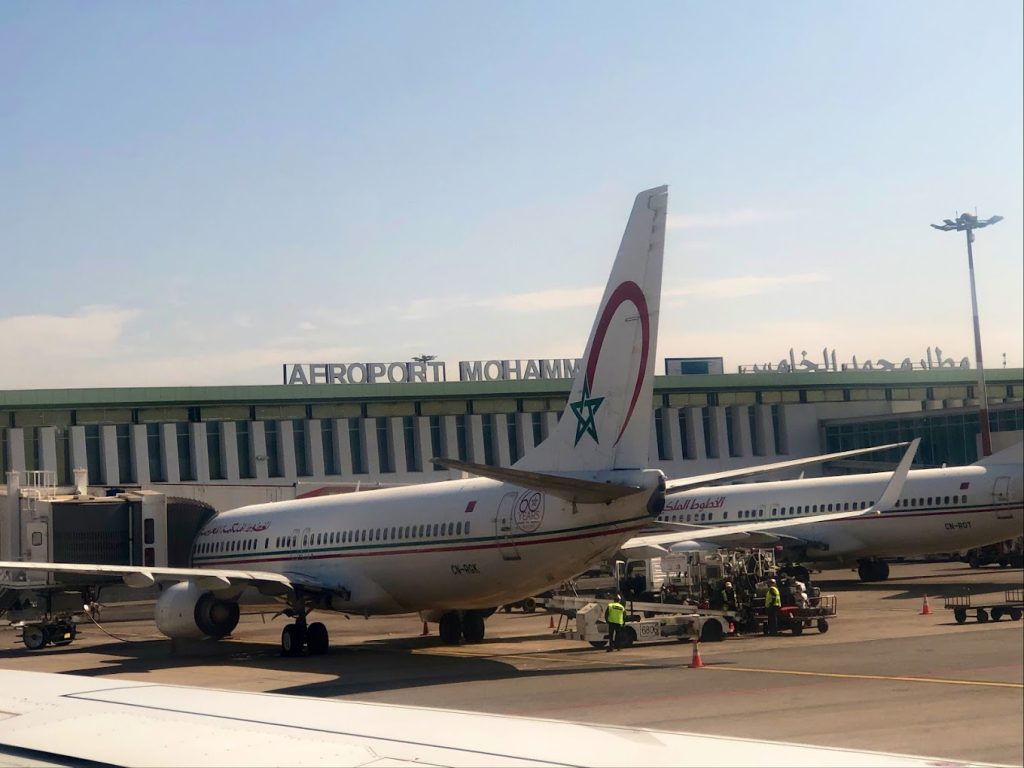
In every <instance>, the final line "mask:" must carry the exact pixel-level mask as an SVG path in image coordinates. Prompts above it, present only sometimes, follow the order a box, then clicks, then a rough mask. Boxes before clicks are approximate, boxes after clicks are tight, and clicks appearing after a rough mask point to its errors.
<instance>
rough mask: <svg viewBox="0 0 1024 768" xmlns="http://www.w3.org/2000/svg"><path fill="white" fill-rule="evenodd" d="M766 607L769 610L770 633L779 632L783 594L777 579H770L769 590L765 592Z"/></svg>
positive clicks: (775, 633)
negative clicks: (780, 591)
mask: <svg viewBox="0 0 1024 768" xmlns="http://www.w3.org/2000/svg"><path fill="white" fill-rule="evenodd" d="M764 607H765V610H766V611H767V612H768V634H769V635H777V634H779V612H780V611H781V610H782V595H781V594H780V593H779V586H778V583H777V582H776V581H775V579H768V591H767V592H765V593H764Z"/></svg>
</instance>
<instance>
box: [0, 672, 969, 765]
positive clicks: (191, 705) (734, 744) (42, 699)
mask: <svg viewBox="0 0 1024 768" xmlns="http://www.w3.org/2000/svg"><path fill="white" fill-rule="evenodd" d="M0 712H2V716H0V765H36V766H67V765H106V766H110V765H135V766H143V765H144V766H182V765H218V766H279V765H336V766H367V765H394V766H398V765H409V766H412V765H447V766H478V765H493V766H504V765H507V766H513V765H550V766H579V765H592V766H634V765H644V766H681V765H719V764H725V765H730V766H777V767H779V768H782V767H783V766H821V767H822V768H838V767H840V766H842V767H845V768H853V767H854V766H862V767H864V768H868V767H869V766H891V767H893V768H895V767H897V766H908V767H909V766H920V767H921V768H923V767H924V766H936V765H943V766H965V765H968V764H967V763H962V762H958V761H949V760H945V759H939V758H934V757H917V756H911V755H897V754H891V753H882V752H869V751H865V750H852V749H838V748H833V747H821V746H811V745H807V744H790V743H785V742H775V741H760V740H755V739H744V738H733V737H726V736H710V735H702V734H695V733H674V732H670V731H663V730H653V729H648V728H635V727H624V726H615V725H596V724H594V725H591V724H586V723H576V722H566V721H558V720H548V719H541V718H534V717H521V716H514V715H498V714H484V713H476V712H465V711H458V710H450V709H428V708H425V707H413V706H405V705H398V704H383V703H376V702H362V701H350V700H338V699H317V698H313V697H309V696H287V695H282V694H273V693H254V692H243V691H225V690H217V689H213V688H198V687H192V686H181V685H166V684H153V683H143V682H135V681H128V680H111V679H104V678H97V677H81V676H77V675H68V674H54V673H47V672H18V671H13V670H0ZM183 736H185V737H184V738H183ZM974 765H977V764H976V763H975V764H974Z"/></svg>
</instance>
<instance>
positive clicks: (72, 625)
mask: <svg viewBox="0 0 1024 768" xmlns="http://www.w3.org/2000/svg"><path fill="white" fill-rule="evenodd" d="M11 626H12V627H14V628H15V629H20V630H21V642H23V643H24V644H25V647H26V648H28V649H29V650H30V651H38V650H39V649H40V648H45V647H46V646H47V645H70V644H71V643H72V642H74V640H75V637H77V636H78V624H77V622H76V621H75V620H74V617H70V618H68V617H63V618H58V619H53V620H51V621H45V622H41V623H30V622H27V621H16V622H14V623H13V624H11Z"/></svg>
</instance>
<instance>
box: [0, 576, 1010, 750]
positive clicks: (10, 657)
mask: <svg viewBox="0 0 1024 768" xmlns="http://www.w3.org/2000/svg"><path fill="white" fill-rule="evenodd" d="M1022 575H1024V572H1022V571H1021V569H1001V568H998V567H996V566H991V567H986V568H981V569H970V568H969V567H967V566H966V565H963V564H961V563H905V564H900V563H897V564H893V565H892V570H891V576H890V578H889V580H888V581H886V582H881V583H875V584H861V583H860V582H859V581H858V580H857V576H856V574H855V573H852V572H849V571H829V572H825V573H823V574H820V575H818V576H816V578H815V581H814V583H815V584H816V585H818V586H820V587H821V589H822V592H823V593H832V594H836V595H838V616H837V618H836V619H835V620H833V621H831V626H830V629H829V631H828V633H827V634H819V633H818V632H817V631H816V630H815V629H810V630H807V631H805V632H804V634H803V635H802V636H800V637H794V636H792V635H789V634H784V635H782V636H779V637H764V636H759V635H750V636H743V637H735V638H729V639H727V640H725V641H724V642H721V643H702V644H701V645H700V653H701V659H702V661H703V663H704V666H703V667H702V668H700V669H691V668H690V662H691V660H692V658H691V657H692V645H691V644H690V643H680V642H677V641H668V642H666V643H661V644H657V645H646V646H635V647H633V648H627V649H623V650H622V651H620V652H618V653H605V652H604V651H602V650H595V649H593V648H591V647H590V646H589V645H588V644H586V643H582V642H578V641H572V640H567V639H564V638H561V637H559V636H558V635H557V634H556V630H555V629H553V628H552V627H551V626H550V625H551V623H553V621H557V619H554V620H553V619H552V617H551V616H549V615H548V614H546V613H541V612H538V613H535V614H523V613H520V612H518V611H516V612H513V613H509V614H506V613H504V612H500V611H499V612H498V613H496V614H495V615H494V616H492V617H491V618H490V619H488V622H487V639H486V640H485V641H484V642H483V643H481V644H479V645H463V646H443V645H440V643H439V640H438V638H437V634H436V625H432V630H433V632H432V634H431V635H429V636H426V637H423V636H421V634H420V633H421V630H422V627H423V624H422V622H421V621H420V620H419V618H418V617H417V616H416V615H414V614H409V615H404V616H393V617H379V618H378V617H374V618H371V619H363V618H355V617H353V618H346V617H344V616H338V615H331V614H316V615H317V619H318V620H321V621H324V622H325V623H326V624H327V626H328V628H329V630H330V632H331V642H332V648H331V651H330V653H328V654H327V655H325V656H319V657H302V658H291V659H288V658H282V657H281V656H280V654H279V649H278V639H279V636H280V631H281V627H282V626H283V624H284V621H285V620H284V619H282V618H280V617H278V618H277V619H271V616H270V615H269V614H267V615H258V614H256V615H245V616H243V618H242V621H241V622H240V624H239V626H238V628H237V629H236V631H235V633H234V634H233V636H232V637H231V638H229V639H226V640H224V641H222V642H220V643H181V642H178V643H174V644H172V643H171V641H169V640H167V639H166V638H163V636H162V635H160V634H159V633H158V632H157V631H156V628H155V626H154V625H153V623H152V621H148V620H143V621H139V620H135V621H109V617H108V618H105V619H104V623H103V629H104V630H106V632H109V633H110V635H112V636H116V638H120V639H115V638H114V637H111V636H108V635H107V634H104V632H103V631H101V629H100V628H98V627H96V626H92V625H83V626H82V628H81V632H80V634H79V638H78V639H77V640H76V641H75V643H74V644H72V645H70V646H65V647H59V648H58V647H48V648H46V649H43V650H41V651H37V652H29V651H27V650H25V649H24V647H23V646H22V645H21V643H20V641H19V640H18V635H17V632H16V631H15V630H14V629H11V628H9V627H4V628H2V629H0V667H3V668H11V669H21V670H33V671H43V672H69V673H73V674H79V675H86V676H102V677H108V678H113V679H117V678H124V679H131V680H141V681H151V682H162V683H174V684H183V685H201V686H207V687H217V688H228V689H237V690H247V691H274V692H276V693H286V694H301V695H306V696H318V697H330V698H351V699H358V700H364V701H377V702H394V703H402V704H406V705H422V706H428V707H445V708H449V709H461V710H470V711H479V712H496V713H504V714H516V715H529V716H534V717H547V718H553V719H564V720H576V721H583V722H592V723H608V724H618V725H630V726H641V727H650V728H659V729H667V730H674V731H688V732H694V733H709V734H718V735H725V736H740V737H749V738H758V739H773V740H782V741H792V742H799V743H805V744H818V745H825V746H836V747H850V748H857V749H869V750H878V751H886V752H898V753H906V754H914V755H928V756H935V757H939V758H947V759H956V760H963V761H975V762H987V763H999V764H1011V765H1022V764H1024V726H1022V722H1021V716H1022V712H1024V631H1022V630H1024V621H1016V622H1014V621H1010V620H1008V619H1007V618H1003V619H1002V620H1001V621H996V622H993V621H990V622H988V623H984V624H979V623H977V622H975V621H974V619H973V617H972V618H970V619H969V620H968V621H967V623H965V624H962V625H960V624H957V623H956V622H955V621H954V619H953V616H952V611H950V610H946V609H944V608H943V597H944V596H949V595H960V594H963V593H964V592H965V591H969V592H970V594H971V595H972V599H973V600H974V601H975V602H978V601H983V600H984V599H985V598H992V599H999V600H1001V599H1002V598H1003V592H1004V590H1006V589H1012V588H1021V586H1022V585H1024V577H1022ZM925 595H927V596H928V598H929V606H930V609H931V615H922V613H921V611H922V607H923V602H924V596H925ZM109 613H112V612H108V614H109ZM563 626H564V621H563ZM523 738H529V734H528V733H524V734H523Z"/></svg>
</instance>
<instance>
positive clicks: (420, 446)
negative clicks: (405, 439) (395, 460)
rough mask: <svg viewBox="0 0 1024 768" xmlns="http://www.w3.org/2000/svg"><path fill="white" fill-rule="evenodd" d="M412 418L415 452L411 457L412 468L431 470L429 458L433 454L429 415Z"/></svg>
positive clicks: (419, 470)
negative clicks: (413, 419)
mask: <svg viewBox="0 0 1024 768" xmlns="http://www.w3.org/2000/svg"><path fill="white" fill-rule="evenodd" d="M414 418H415V421H414V422H413V423H414V424H415V429H414V430H413V435H414V437H413V445H414V447H415V450H416V454H415V455H414V456H413V457H412V462H413V468H414V469H415V471H417V472H431V471H433V469H434V465H433V464H431V463H430V460H431V459H432V458H434V456H433V448H432V446H431V443H430V417H429V416H416V417H414ZM438 458H440V457H438Z"/></svg>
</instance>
